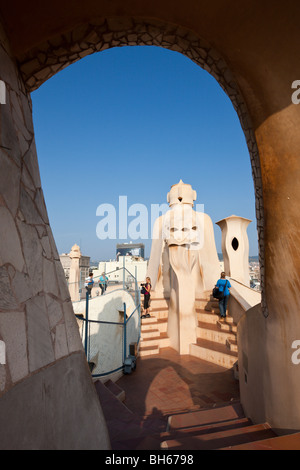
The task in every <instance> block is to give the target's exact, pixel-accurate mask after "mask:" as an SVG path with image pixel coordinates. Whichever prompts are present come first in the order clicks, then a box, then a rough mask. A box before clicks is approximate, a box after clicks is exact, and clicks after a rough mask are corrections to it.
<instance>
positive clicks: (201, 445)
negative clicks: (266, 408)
mask: <svg viewBox="0 0 300 470" xmlns="http://www.w3.org/2000/svg"><path fill="white" fill-rule="evenodd" d="M275 436H276V434H275V433H274V431H273V430H272V429H271V427H270V426H269V425H268V424H267V423H263V424H255V425H250V426H245V427H238V428H233V429H228V430H225V431H217V432H210V433H207V434H198V435H194V436H193V439H190V438H189V437H185V436H183V437H181V438H179V439H170V440H165V441H163V442H162V443H161V448H162V449H169V450H170V449H171V450H172V451H174V450H214V449H215V450H216V449H221V448H224V447H228V446H234V445H241V444H245V443H249V442H254V441H260V440H262V439H268V438H269V439H270V438H272V437H275Z"/></svg>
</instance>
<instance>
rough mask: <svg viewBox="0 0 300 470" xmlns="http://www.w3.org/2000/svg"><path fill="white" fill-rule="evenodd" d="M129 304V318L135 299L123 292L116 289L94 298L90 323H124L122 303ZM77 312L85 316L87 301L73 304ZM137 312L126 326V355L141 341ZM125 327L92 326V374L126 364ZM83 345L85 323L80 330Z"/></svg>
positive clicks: (90, 355) (99, 324)
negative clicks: (93, 366) (91, 321)
mask: <svg viewBox="0 0 300 470" xmlns="http://www.w3.org/2000/svg"><path fill="white" fill-rule="evenodd" d="M124 302H125V303H126V315H127V316H128V318H129V317H130V315H131V314H132V312H133V311H134V310H135V303H134V300H133V298H132V296H131V295H130V294H129V293H128V292H126V291H124V290H116V291H114V292H111V293H107V294H106V295H103V296H99V297H95V298H92V299H91V300H90V301H89V311H88V312H89V313H88V317H89V320H96V321H108V322H115V323H123V322H124V315H123V314H122V313H120V312H122V311H123V308H124V307H123V304H124ZM73 307H74V312H75V313H78V314H82V315H83V316H84V317H85V308H86V301H85V300H83V301H81V302H74V303H73ZM138 322H139V313H138V310H137V311H136V312H135V313H134V314H133V316H132V317H131V319H130V320H129V322H128V324H127V341H126V345H127V348H126V351H127V352H126V355H128V354H129V344H130V343H134V342H137V341H138V336H139V329H138ZM123 330H124V328H123V325H115V324H114V325H111V324H104V323H91V324H90V329H89V334H90V349H89V360H90V361H91V362H94V363H95V364H96V366H95V368H94V370H93V375H97V374H103V373H107V372H109V371H112V370H115V369H117V368H119V367H120V366H122V365H123V351H124V349H123V348H124V343H123ZM80 331H81V335H82V342H83V344H85V322H82V325H81V328H80Z"/></svg>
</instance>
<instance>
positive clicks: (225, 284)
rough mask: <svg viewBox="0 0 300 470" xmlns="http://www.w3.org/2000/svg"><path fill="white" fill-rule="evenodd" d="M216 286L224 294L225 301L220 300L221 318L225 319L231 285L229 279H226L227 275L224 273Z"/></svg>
mask: <svg viewBox="0 0 300 470" xmlns="http://www.w3.org/2000/svg"><path fill="white" fill-rule="evenodd" d="M216 286H217V287H218V288H219V291H220V292H224V297H223V299H221V300H219V307H220V315H221V318H225V317H226V310H227V304H228V299H229V296H230V288H231V284H230V282H229V281H228V279H226V278H225V273H224V272H222V273H221V279H219V280H218V282H217V284H216Z"/></svg>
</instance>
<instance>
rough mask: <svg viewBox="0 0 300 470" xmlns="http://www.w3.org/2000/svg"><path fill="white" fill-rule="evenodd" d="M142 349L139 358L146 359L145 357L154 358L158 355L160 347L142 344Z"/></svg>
mask: <svg viewBox="0 0 300 470" xmlns="http://www.w3.org/2000/svg"><path fill="white" fill-rule="evenodd" d="M140 344H141V345H140V349H139V356H140V357H145V356H153V355H156V354H159V346H158V344H156V345H154V346H145V345H142V343H140Z"/></svg>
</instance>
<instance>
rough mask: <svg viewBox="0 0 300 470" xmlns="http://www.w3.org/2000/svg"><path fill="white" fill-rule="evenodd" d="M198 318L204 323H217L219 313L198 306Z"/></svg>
mask: <svg viewBox="0 0 300 470" xmlns="http://www.w3.org/2000/svg"><path fill="white" fill-rule="evenodd" d="M196 314H197V320H198V321H201V322H203V323H212V324H216V323H217V321H218V320H219V318H220V317H219V315H216V314H215V313H212V312H208V311H207V310H204V309H200V308H196Z"/></svg>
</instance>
